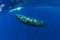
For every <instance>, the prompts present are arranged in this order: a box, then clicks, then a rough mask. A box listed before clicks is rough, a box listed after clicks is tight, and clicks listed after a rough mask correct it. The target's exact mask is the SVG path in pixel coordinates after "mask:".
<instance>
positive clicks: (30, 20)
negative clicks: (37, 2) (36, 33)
mask: <svg viewBox="0 0 60 40" xmlns="http://www.w3.org/2000/svg"><path fill="white" fill-rule="evenodd" d="M15 16H16V18H17V19H18V20H19V21H20V22H21V23H24V24H26V25H30V26H43V25H44V22H43V21H42V20H36V19H33V18H28V17H26V16H24V15H19V14H15Z"/></svg>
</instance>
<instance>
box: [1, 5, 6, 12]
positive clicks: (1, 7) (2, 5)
mask: <svg viewBox="0 0 60 40" xmlns="http://www.w3.org/2000/svg"><path fill="white" fill-rule="evenodd" d="M4 6H5V4H1V5H0V12H1V11H2V9H3V7H4Z"/></svg>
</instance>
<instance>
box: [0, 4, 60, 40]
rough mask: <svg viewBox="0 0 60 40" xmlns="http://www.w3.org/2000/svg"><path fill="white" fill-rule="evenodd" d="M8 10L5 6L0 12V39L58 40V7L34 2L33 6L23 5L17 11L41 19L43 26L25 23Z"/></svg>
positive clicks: (59, 38) (59, 32)
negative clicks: (38, 4) (23, 6)
mask: <svg viewBox="0 0 60 40" xmlns="http://www.w3.org/2000/svg"><path fill="white" fill-rule="evenodd" d="M29 5H31V4H29ZM8 11H9V10H8V9H6V8H5V9H4V11H2V12H0V40H60V7H58V6H45V5H44V6H36V5H35V4H34V7H25V8H23V9H21V10H20V11H19V12H17V13H19V14H21V15H25V16H28V17H32V18H36V19H39V20H43V21H44V22H45V25H44V26H43V27H37V26H35V27H34V26H28V25H25V24H23V23H21V22H19V21H18V20H17V19H16V17H15V16H14V15H13V14H12V13H9V12H8Z"/></svg>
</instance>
